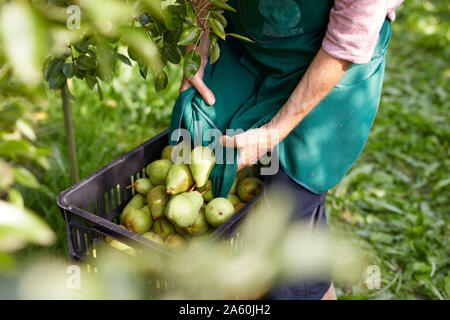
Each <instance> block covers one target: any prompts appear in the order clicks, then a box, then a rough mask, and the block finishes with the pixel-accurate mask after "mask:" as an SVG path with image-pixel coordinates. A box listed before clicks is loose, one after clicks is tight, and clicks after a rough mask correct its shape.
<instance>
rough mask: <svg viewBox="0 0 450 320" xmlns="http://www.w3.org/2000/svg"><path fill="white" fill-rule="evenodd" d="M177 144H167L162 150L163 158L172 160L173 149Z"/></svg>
mask: <svg viewBox="0 0 450 320" xmlns="http://www.w3.org/2000/svg"><path fill="white" fill-rule="evenodd" d="M174 147H175V146H172V145H170V144H169V145H167V146H165V147H164V149H163V150H162V152H161V159H166V160H170V161H172V150H173V148H174Z"/></svg>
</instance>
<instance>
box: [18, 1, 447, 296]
mask: <svg viewBox="0 0 450 320" xmlns="http://www.w3.org/2000/svg"><path fill="white" fill-rule="evenodd" d="M448 21H449V19H448V8H447V4H446V2H445V1H434V2H431V1H425V2H424V1H417V0H409V1H407V2H406V3H405V4H404V7H403V8H402V10H399V12H398V19H397V21H396V22H395V23H394V24H393V36H392V40H391V44H390V49H389V54H388V59H387V69H386V78H385V83H384V91H383V97H382V102H381V105H380V108H379V112H378V115H377V118H376V121H375V123H374V126H373V130H372V133H371V136H370V138H369V141H368V144H367V146H366V148H365V151H364V152H363V154H362V156H361V157H360V158H359V159H358V161H357V162H356V164H355V165H354V167H353V168H352V169H351V171H350V172H349V174H348V175H347V176H346V178H345V179H344V181H342V182H341V183H340V184H339V185H338V186H337V187H335V188H333V190H331V192H330V196H329V197H328V202H327V210H328V215H329V217H330V219H329V225H330V229H331V230H332V232H334V233H340V232H346V233H348V232H349V233H350V234H351V235H352V237H353V239H354V241H355V242H356V243H358V244H359V245H360V246H361V247H363V248H364V250H365V251H366V252H367V262H368V264H375V265H378V266H379V267H380V269H381V279H382V282H381V283H382V290H368V289H367V288H365V286H364V284H363V281H361V283H359V284H355V285H353V286H351V285H341V284H340V283H337V287H338V288H337V291H338V294H339V296H340V298H345V299H355V298H363V299H366V298H369V299H376V298H387V299H391V298H393V299H440V298H447V299H448V298H449V295H450V288H449V286H450V276H449V269H450V265H449V264H450V258H449V252H448V248H449V247H450V246H449V237H448V234H449V216H448V212H449V205H450V203H449V198H450V197H449V191H450V189H449V188H450V179H449V176H448V168H449V167H450V160H449V159H450V158H449V151H448V150H449V145H448V144H449V141H450V139H449V138H450V130H449V129H450V128H449V124H448V120H449V119H448V114H449V111H450V110H449V109H450V108H449V97H448V78H449V76H450V69H449V67H448V61H449V60H450V55H449V50H450V49H449V46H448V39H449V34H448V32H449V31H448ZM127 68H128V67H126V66H123V67H122V71H124V72H122V76H121V77H120V78H119V79H116V80H114V81H113V82H112V83H111V84H110V85H105V86H104V94H105V100H104V101H103V102H101V101H99V99H98V98H97V96H96V93H95V92H93V91H90V90H89V89H88V88H87V87H86V86H85V85H84V84H80V82H79V81H74V83H73V87H72V92H73V94H74V95H75V96H76V97H77V101H74V102H73V113H74V119H75V129H76V142H77V149H78V158H79V162H80V173H81V176H82V177H85V176H87V175H89V174H91V173H92V172H94V171H96V170H97V169H99V168H100V167H102V166H103V165H105V164H107V163H108V162H110V161H111V160H113V159H115V158H117V157H118V156H119V155H121V154H123V153H124V152H126V151H128V150H130V149H132V148H133V147H135V146H137V145H139V144H141V143H142V142H144V141H145V140H147V139H149V138H150V137H152V136H153V135H155V134H156V133H158V132H160V131H162V130H164V129H165V128H167V127H168V125H169V122H170V114H171V107H172V105H173V102H174V100H175V98H176V96H177V90H178V86H179V79H180V75H181V74H180V71H179V70H178V69H175V68H174V69H172V70H171V72H170V74H169V82H170V83H171V85H170V87H169V88H168V89H167V90H165V91H164V92H163V93H162V94H156V93H155V92H154V90H153V86H152V84H148V82H146V81H144V80H142V79H141V78H140V77H139V76H138V72H137V70H135V69H133V70H131V69H129V68H128V69H127ZM42 108H43V110H44V111H46V112H47V113H48V114H49V118H48V119H47V120H44V121H41V122H40V123H39V130H38V135H39V142H40V143H41V144H43V145H46V146H50V147H51V148H52V150H53V155H52V157H51V158H50V163H51V169H50V170H48V171H46V172H40V173H38V175H39V178H40V181H41V182H42V184H43V187H42V188H41V189H40V190H39V191H30V190H23V191H24V194H25V200H26V202H27V205H28V206H29V207H31V208H32V209H34V210H35V211H36V212H38V213H40V214H41V215H42V216H43V217H44V218H45V219H46V221H47V222H48V223H49V224H50V226H51V227H52V228H53V229H54V230H55V231H56V232H57V235H58V241H57V242H56V243H55V244H54V245H53V246H52V247H48V248H41V247H35V246H32V247H29V248H27V249H25V250H22V251H21V252H19V253H18V254H17V256H18V257H20V259H21V260H23V259H27V258H30V257H32V256H36V255H42V254H48V255H59V256H65V255H66V238H65V237H66V235H65V226H64V222H63V220H62V218H61V215H60V213H59V211H58V208H57V206H56V202H55V199H56V196H57V194H58V193H59V192H60V191H62V190H64V189H65V188H67V187H68V186H69V185H70V179H69V176H68V173H69V170H68V162H67V150H66V147H65V136H64V133H63V132H64V131H63V118H62V111H61V106H60V100H59V96H58V94H57V93H56V92H51V93H49V104H48V105H47V106H43V107H42Z"/></svg>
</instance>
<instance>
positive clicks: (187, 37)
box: [178, 26, 201, 46]
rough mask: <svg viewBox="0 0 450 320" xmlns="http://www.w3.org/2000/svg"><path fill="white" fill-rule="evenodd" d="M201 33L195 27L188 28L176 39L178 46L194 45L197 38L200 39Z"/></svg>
mask: <svg viewBox="0 0 450 320" xmlns="http://www.w3.org/2000/svg"><path fill="white" fill-rule="evenodd" d="M200 34H201V31H200V29H199V28H198V27H196V26H189V27H187V28H186V29H184V30H183V32H182V33H181V35H180V38H179V39H178V45H180V46H187V45H189V44H193V43H196V42H197V40H198V38H199V37H200Z"/></svg>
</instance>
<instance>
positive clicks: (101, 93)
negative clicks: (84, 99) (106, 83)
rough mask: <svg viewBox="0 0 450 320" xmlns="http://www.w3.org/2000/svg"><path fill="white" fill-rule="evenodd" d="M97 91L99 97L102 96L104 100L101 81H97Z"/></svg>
mask: <svg viewBox="0 0 450 320" xmlns="http://www.w3.org/2000/svg"><path fill="white" fill-rule="evenodd" d="M97 92H98V97H99V98H100V100H103V90H102V87H100V83H98V82H97Z"/></svg>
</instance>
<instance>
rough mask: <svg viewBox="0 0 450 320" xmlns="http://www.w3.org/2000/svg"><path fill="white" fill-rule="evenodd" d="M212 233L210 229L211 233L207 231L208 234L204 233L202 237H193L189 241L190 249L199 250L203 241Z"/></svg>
mask: <svg viewBox="0 0 450 320" xmlns="http://www.w3.org/2000/svg"><path fill="white" fill-rule="evenodd" d="M211 233H212V230H211V229H210V230H209V231H207V232H206V233H204V234H202V235H200V236H196V237H193V238H192V239H191V240H190V241H189V249H192V250H193V249H197V248H198V247H199V246H200V245H201V244H202V243H203V241H204V240H205V239H206V238H208V237H209V236H210V234H211Z"/></svg>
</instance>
